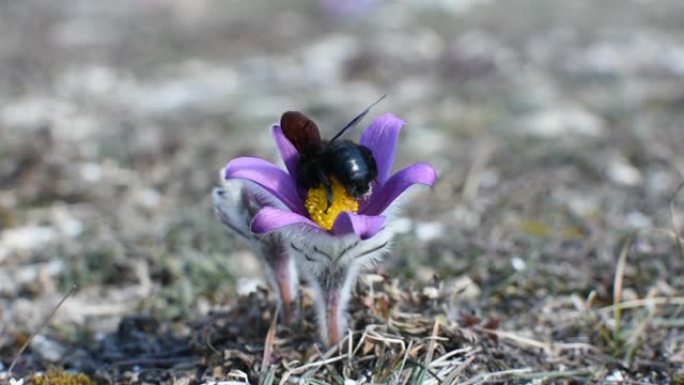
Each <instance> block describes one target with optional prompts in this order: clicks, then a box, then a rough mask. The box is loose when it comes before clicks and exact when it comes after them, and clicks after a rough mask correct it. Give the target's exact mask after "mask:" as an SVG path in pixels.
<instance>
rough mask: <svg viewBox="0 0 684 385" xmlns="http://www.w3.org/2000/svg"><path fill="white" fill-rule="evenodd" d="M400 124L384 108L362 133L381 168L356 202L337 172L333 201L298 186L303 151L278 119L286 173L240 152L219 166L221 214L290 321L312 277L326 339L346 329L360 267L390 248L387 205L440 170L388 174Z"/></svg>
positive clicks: (319, 190) (276, 132)
mask: <svg viewBox="0 0 684 385" xmlns="http://www.w3.org/2000/svg"><path fill="white" fill-rule="evenodd" d="M403 124H404V122H403V121H401V120H400V119H398V118H396V117H395V116H394V115H392V114H385V115H382V116H380V117H379V118H377V119H375V120H374V121H373V122H372V123H371V124H370V126H368V128H366V130H365V131H364V132H363V134H362V135H361V140H360V144H361V145H362V146H364V147H366V148H368V149H369V150H370V151H371V154H372V155H373V158H374V160H375V163H376V167H377V177H376V178H375V180H374V181H373V182H372V183H371V192H370V195H369V196H368V197H367V198H364V199H361V200H358V201H357V200H356V199H354V198H353V197H352V196H351V195H349V194H348V193H347V192H346V191H345V189H344V187H342V186H341V185H340V184H339V182H337V181H336V180H335V178H334V177H333V178H331V180H332V183H331V189H332V202H328V197H327V195H326V191H325V190H324V188H323V187H314V188H311V189H310V190H309V191H305V190H304V189H302V188H300V186H298V184H297V183H296V181H297V169H298V165H299V161H300V154H299V153H298V152H297V150H296V148H295V146H294V145H293V144H292V143H291V142H290V141H289V140H288V139H287V137H285V135H284V134H283V131H282V130H281V127H280V126H279V125H277V124H276V125H274V126H273V136H274V138H275V141H276V144H277V146H278V150H279V151H280V154H281V156H282V157H283V160H284V162H285V166H286V167H287V171H285V170H282V169H281V168H279V167H277V166H275V165H273V164H272V163H269V162H267V161H265V160H263V159H259V158H253V157H243V158H237V159H233V160H232V161H230V162H229V163H228V165H227V166H226V167H225V168H224V169H223V170H222V171H221V177H222V179H223V183H222V187H219V188H216V189H214V207H215V208H216V212H217V214H218V217H219V219H220V220H221V221H222V222H223V223H224V224H225V225H226V226H227V227H228V228H230V229H232V230H233V231H235V232H237V233H238V234H240V235H242V237H243V238H245V239H247V240H248V241H249V242H250V244H251V246H252V248H253V249H254V250H255V251H256V253H257V254H258V255H260V256H261V258H262V260H263V261H264V264H265V266H266V267H267V270H268V272H269V277H270V282H271V286H272V287H273V289H274V291H275V292H276V293H278V294H279V296H280V298H279V301H280V303H281V304H282V305H283V316H284V319H285V320H286V321H288V320H290V321H291V319H292V318H293V316H294V313H295V311H294V309H292V307H293V306H292V305H293V303H294V302H295V301H294V300H295V298H296V295H297V283H298V275H299V274H301V275H302V276H303V277H304V279H305V280H306V281H307V282H308V283H309V285H310V286H311V288H312V289H313V291H314V293H315V298H314V303H315V306H316V310H317V312H318V324H319V330H320V333H321V339H322V340H323V341H324V342H325V343H326V344H334V343H337V342H338V341H340V340H341V338H342V336H343V335H344V334H345V333H346V327H347V322H346V312H345V308H346V305H347V303H348V302H349V299H350V297H351V292H352V288H353V287H354V284H355V283H356V278H357V276H358V273H359V272H360V271H361V270H362V269H363V268H365V267H368V266H370V265H372V264H373V263H374V262H375V261H376V260H378V259H379V257H380V256H381V255H382V254H383V253H386V252H387V251H388V250H389V247H390V242H391V239H392V233H391V231H390V230H388V228H387V227H386V226H385V224H386V220H387V216H386V215H387V209H388V208H389V207H390V206H391V205H392V203H393V202H394V201H395V200H396V199H397V198H398V197H399V196H400V195H401V194H402V193H403V192H404V191H405V190H406V189H407V188H409V187H410V186H412V185H415V184H424V185H429V186H432V185H433V184H434V183H435V179H436V173H435V170H434V169H433V168H432V166H430V165H429V164H426V163H416V164H413V165H411V166H408V167H406V168H404V169H402V170H400V171H398V172H397V173H395V174H393V175H392V174H391V170H392V165H393V163H394V158H395V155H396V149H397V142H398V139H399V133H400V131H401V127H402V126H403Z"/></svg>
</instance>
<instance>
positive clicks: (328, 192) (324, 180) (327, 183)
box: [318, 172, 333, 214]
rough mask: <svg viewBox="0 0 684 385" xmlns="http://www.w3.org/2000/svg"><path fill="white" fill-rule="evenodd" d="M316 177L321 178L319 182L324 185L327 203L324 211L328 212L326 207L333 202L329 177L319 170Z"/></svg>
mask: <svg viewBox="0 0 684 385" xmlns="http://www.w3.org/2000/svg"><path fill="white" fill-rule="evenodd" d="M318 178H319V179H320V180H321V183H323V187H325V197H326V199H327V202H328V205H327V206H325V211H324V212H325V213H326V214H327V213H328V209H329V208H330V206H332V202H333V191H332V183H331V182H330V179H328V176H327V175H325V173H324V172H321V173H320V174H319V175H318Z"/></svg>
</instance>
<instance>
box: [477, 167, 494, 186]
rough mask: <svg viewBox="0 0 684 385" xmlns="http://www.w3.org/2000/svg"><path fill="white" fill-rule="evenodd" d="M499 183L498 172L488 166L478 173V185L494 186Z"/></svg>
mask: <svg viewBox="0 0 684 385" xmlns="http://www.w3.org/2000/svg"><path fill="white" fill-rule="evenodd" d="M498 183H499V173H498V172H497V171H496V170H494V169H492V168H488V169H486V170H484V171H482V173H481V174H480V187H481V188H485V189H488V188H494V187H496V185H497V184H498Z"/></svg>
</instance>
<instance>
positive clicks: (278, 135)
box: [271, 124, 299, 180]
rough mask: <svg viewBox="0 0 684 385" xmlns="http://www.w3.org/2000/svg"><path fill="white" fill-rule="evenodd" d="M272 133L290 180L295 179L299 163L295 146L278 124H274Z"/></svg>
mask: <svg viewBox="0 0 684 385" xmlns="http://www.w3.org/2000/svg"><path fill="white" fill-rule="evenodd" d="M271 133H272V134H273V139H274V140H275V142H276V146H278V151H280V156H281V157H283V161H284V162H285V167H287V171H288V172H289V173H290V175H291V176H292V180H297V163H299V152H297V149H296V148H295V146H294V145H293V144H292V143H291V142H290V140H289V139H287V137H286V136H285V134H283V129H282V128H280V125H279V124H274V125H273V128H272V130H271Z"/></svg>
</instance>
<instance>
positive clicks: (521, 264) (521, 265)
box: [511, 257, 527, 271]
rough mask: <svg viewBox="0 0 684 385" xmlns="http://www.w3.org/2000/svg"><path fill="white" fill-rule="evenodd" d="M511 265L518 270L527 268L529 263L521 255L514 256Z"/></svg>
mask: <svg viewBox="0 0 684 385" xmlns="http://www.w3.org/2000/svg"><path fill="white" fill-rule="evenodd" d="M511 266H513V268H514V269H515V270H516V271H523V270H525V269H526V268H527V263H525V261H524V260H523V259H522V258H520V257H513V258H511Z"/></svg>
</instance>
